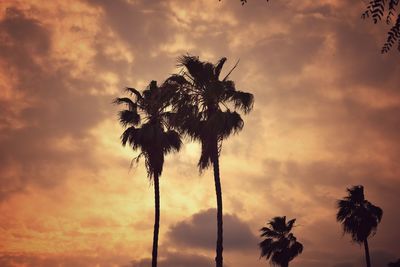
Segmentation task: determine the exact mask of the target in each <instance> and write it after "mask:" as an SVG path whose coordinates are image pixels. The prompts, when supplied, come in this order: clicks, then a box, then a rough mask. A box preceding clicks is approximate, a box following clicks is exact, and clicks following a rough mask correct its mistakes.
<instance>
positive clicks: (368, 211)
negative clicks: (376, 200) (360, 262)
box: [336, 185, 383, 267]
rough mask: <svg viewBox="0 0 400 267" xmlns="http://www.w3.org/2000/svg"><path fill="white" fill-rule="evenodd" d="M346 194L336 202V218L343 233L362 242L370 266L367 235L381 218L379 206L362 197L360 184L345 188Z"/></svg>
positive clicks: (369, 234) (362, 190)
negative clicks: (340, 224)
mask: <svg viewBox="0 0 400 267" xmlns="http://www.w3.org/2000/svg"><path fill="white" fill-rule="evenodd" d="M347 192H348V195H347V196H346V197H344V198H343V199H341V200H338V202H337V208H338V212H337V214H336V220H337V221H338V222H340V223H342V226H343V233H348V234H350V235H351V238H352V240H353V241H354V242H356V243H359V244H361V243H364V248H365V257H366V262H367V266H368V267H370V266H371V263H370V257H369V248H368V237H369V236H371V235H374V234H375V233H376V230H377V227H378V224H379V222H380V221H381V219H382V214H383V211H382V209H381V208H379V207H377V206H375V205H373V204H371V203H370V202H369V201H368V200H366V199H365V197H364V187H363V186H362V185H357V186H353V187H351V188H348V189H347Z"/></svg>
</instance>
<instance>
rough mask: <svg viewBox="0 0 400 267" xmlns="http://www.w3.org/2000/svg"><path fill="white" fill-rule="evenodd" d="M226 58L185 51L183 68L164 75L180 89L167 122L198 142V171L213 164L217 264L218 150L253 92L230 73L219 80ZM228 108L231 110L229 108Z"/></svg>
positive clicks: (250, 104) (218, 260) (237, 127)
mask: <svg viewBox="0 0 400 267" xmlns="http://www.w3.org/2000/svg"><path fill="white" fill-rule="evenodd" d="M225 61H226V58H221V59H220V60H219V61H218V62H217V63H216V64H212V63H210V62H203V61H200V60H199V58H198V57H195V56H191V55H184V56H182V57H180V58H179V59H178V62H179V66H181V67H182V70H181V72H180V73H179V74H176V75H173V76H171V77H170V78H168V79H167V81H166V83H168V84H169V85H170V86H171V87H172V88H178V90H179V91H180V97H179V99H175V100H174V104H173V107H174V111H175V112H176V113H175V115H172V116H170V122H171V123H172V124H173V125H175V127H176V128H177V129H179V131H180V132H181V133H183V134H185V135H186V136H188V137H189V138H191V139H192V140H196V141H199V142H200V143H201V155H200V159H199V162H198V166H199V169H200V171H202V170H204V169H206V168H207V167H209V166H210V165H213V169H214V181H215V190H216V195H217V247H216V254H217V256H216V259H215V260H216V265H217V267H221V266H222V262H223V259H222V250H223V246H222V243H223V237H222V192H221V183H220V174H219V154H220V152H221V146H222V141H223V140H224V139H226V138H228V137H229V136H230V135H231V134H233V133H237V132H239V131H240V130H241V129H242V128H243V120H242V118H241V116H240V114H239V113H238V112H236V110H241V111H243V112H244V113H248V112H250V110H251V109H252V107H253V100H254V99H253V95H252V94H249V93H245V92H242V91H238V90H236V87H235V83H234V82H233V81H231V80H229V79H228V78H229V74H230V73H231V72H232V71H233V70H234V68H235V67H236V65H235V67H234V68H233V69H232V70H231V71H230V72H229V73H228V75H226V76H225V77H224V78H223V79H222V80H221V79H220V74H221V70H222V67H223V65H224V63H225ZM231 109H232V110H233V111H231Z"/></svg>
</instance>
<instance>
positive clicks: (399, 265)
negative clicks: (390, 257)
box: [387, 259, 400, 267]
mask: <svg viewBox="0 0 400 267" xmlns="http://www.w3.org/2000/svg"><path fill="white" fill-rule="evenodd" d="M387 266H388V267H400V259H398V260H397V261H395V262H389V263H388V265H387Z"/></svg>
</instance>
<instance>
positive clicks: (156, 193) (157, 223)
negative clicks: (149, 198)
mask: <svg viewBox="0 0 400 267" xmlns="http://www.w3.org/2000/svg"><path fill="white" fill-rule="evenodd" d="M154 200H155V205H154V209H155V210H154V211H155V212H154V232H153V252H152V255H151V266H152V267H157V253H158V231H159V228H160V188H159V181H158V174H154Z"/></svg>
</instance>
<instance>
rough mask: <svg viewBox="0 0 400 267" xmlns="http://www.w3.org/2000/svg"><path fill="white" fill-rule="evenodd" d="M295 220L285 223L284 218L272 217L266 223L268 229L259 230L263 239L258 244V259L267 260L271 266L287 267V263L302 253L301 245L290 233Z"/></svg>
mask: <svg viewBox="0 0 400 267" xmlns="http://www.w3.org/2000/svg"><path fill="white" fill-rule="evenodd" d="M295 222H296V219H293V220H290V221H288V222H286V216H283V217H274V218H272V220H271V221H269V222H268V223H267V225H269V227H263V228H261V229H260V231H261V237H265V239H264V240H263V241H262V242H261V243H260V244H259V247H260V249H261V255H260V258H262V257H265V258H266V259H267V260H268V259H269V260H270V261H271V263H272V264H275V265H278V266H281V267H287V266H289V262H290V261H291V260H293V259H294V258H295V257H296V256H298V255H299V254H301V253H302V252H303V245H302V244H301V243H300V242H298V241H297V239H296V237H295V236H294V235H293V234H292V233H291V232H290V231H292V228H293V226H294V223H295Z"/></svg>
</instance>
